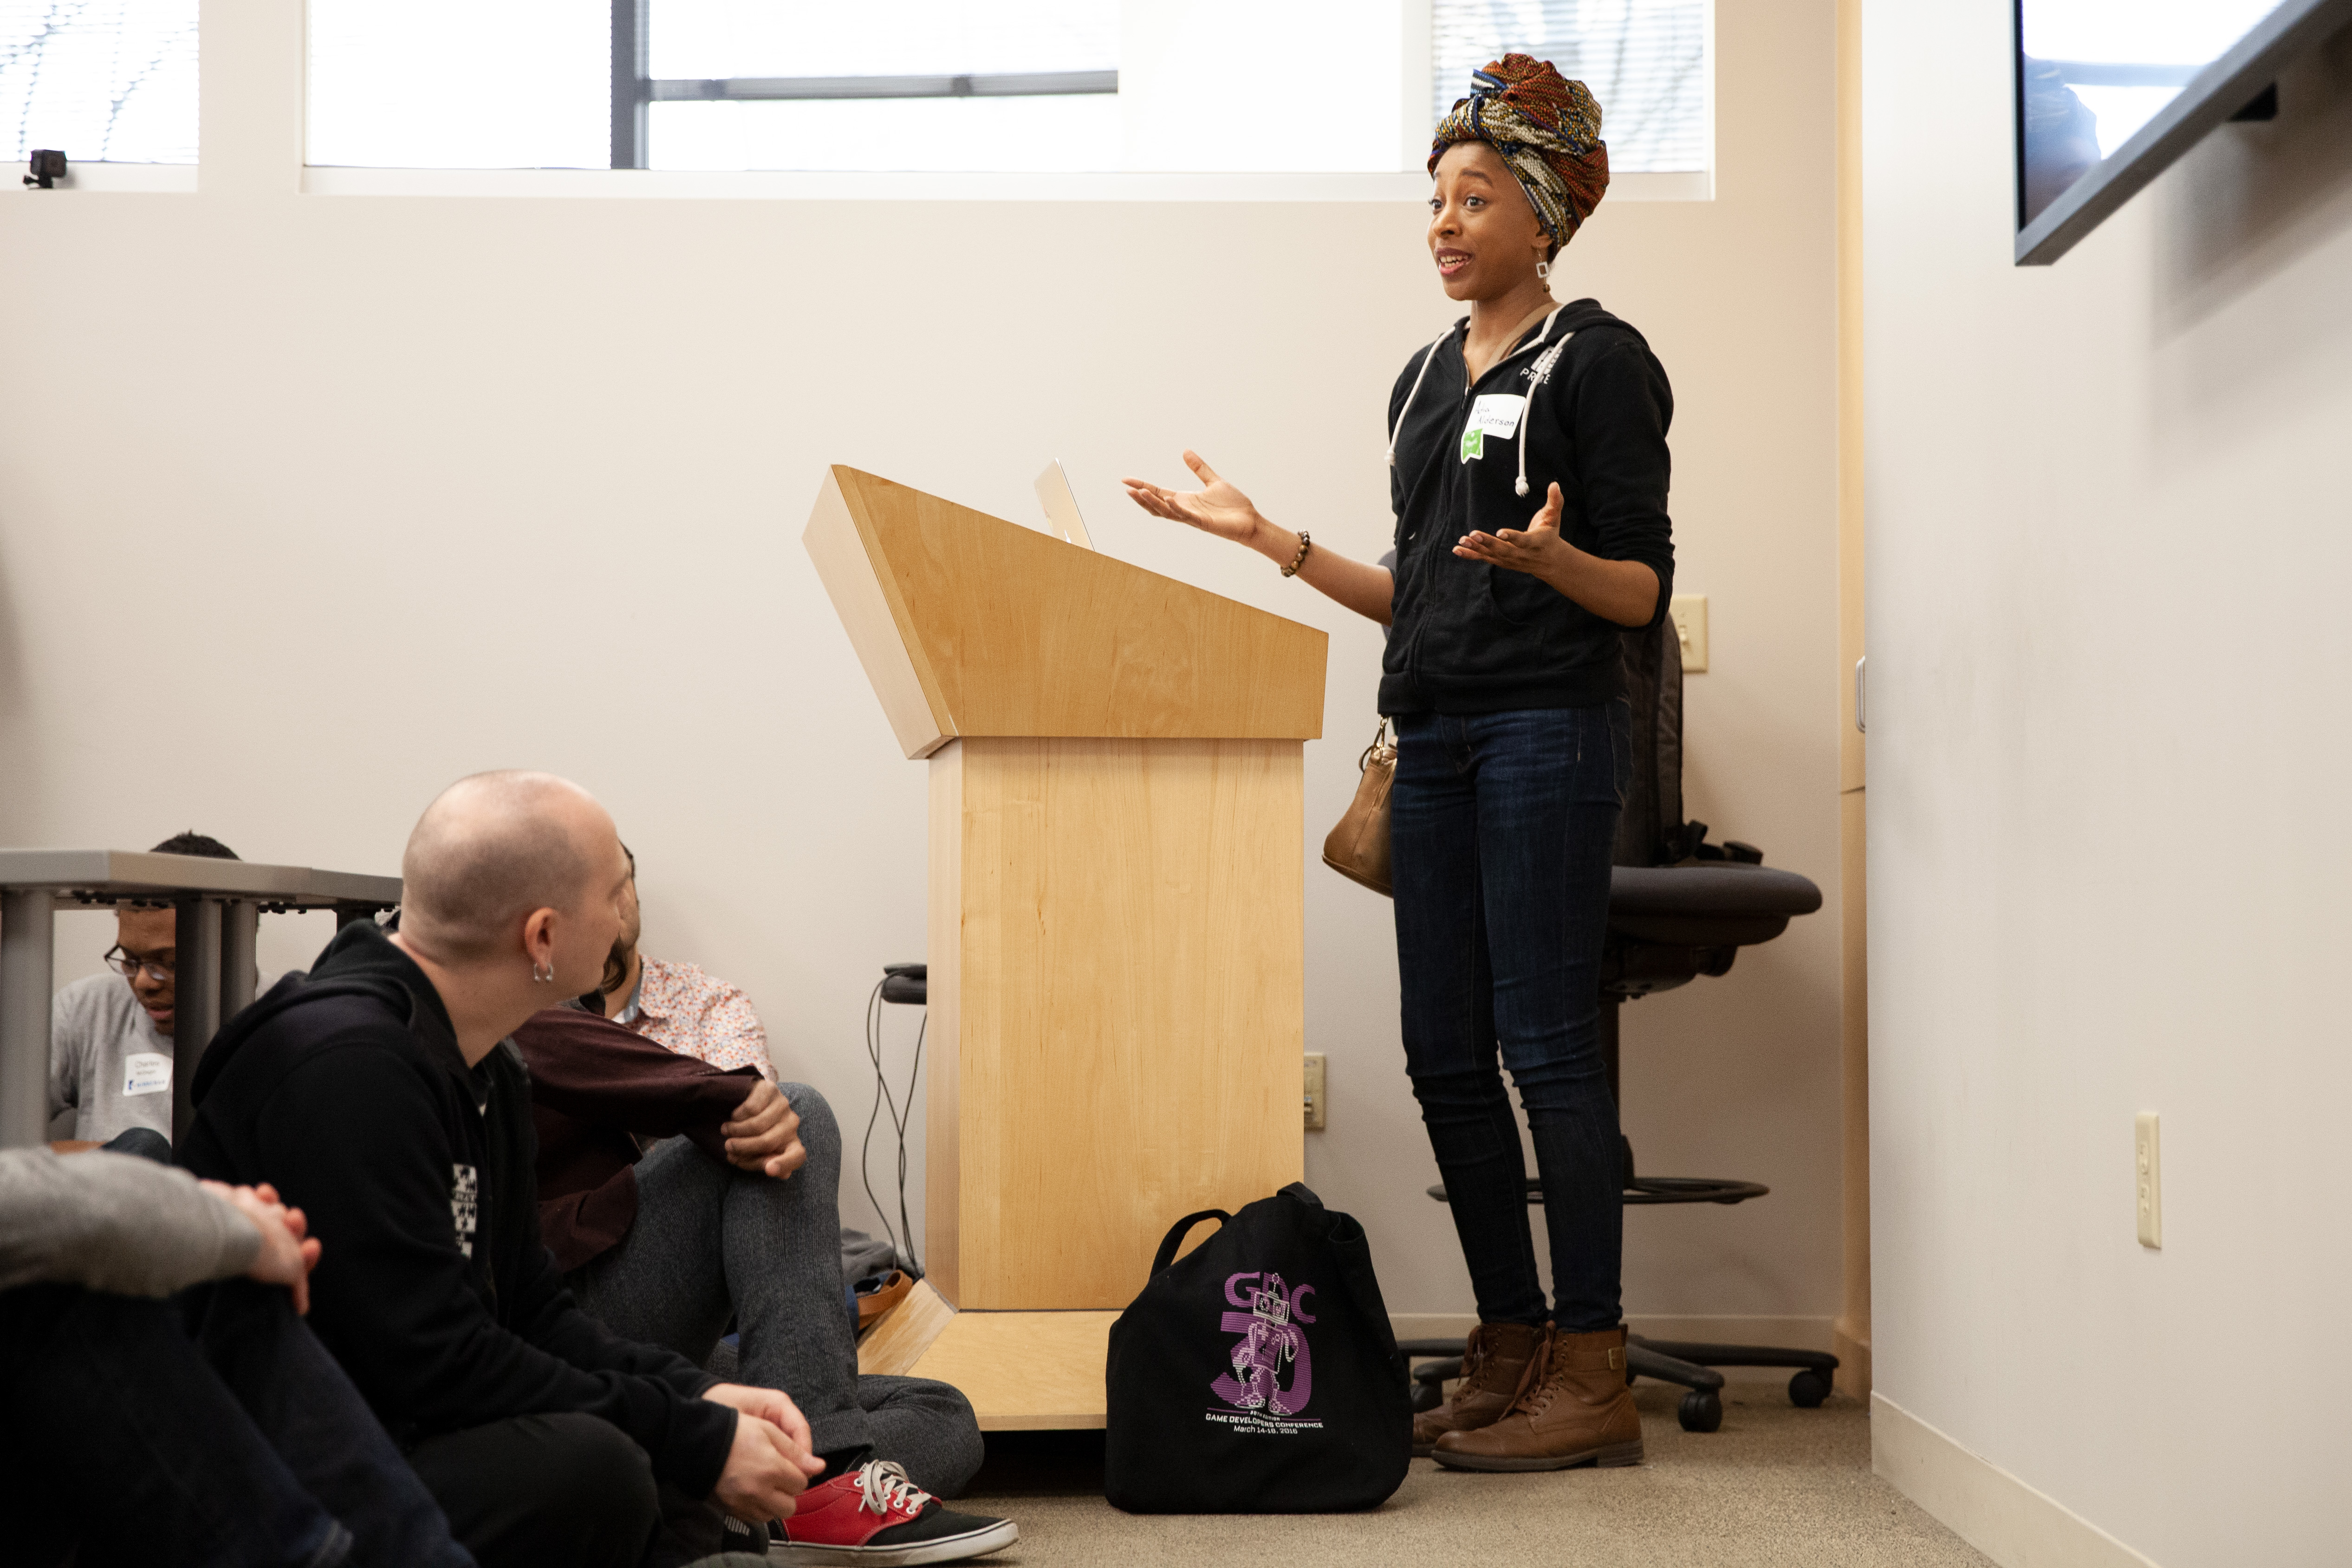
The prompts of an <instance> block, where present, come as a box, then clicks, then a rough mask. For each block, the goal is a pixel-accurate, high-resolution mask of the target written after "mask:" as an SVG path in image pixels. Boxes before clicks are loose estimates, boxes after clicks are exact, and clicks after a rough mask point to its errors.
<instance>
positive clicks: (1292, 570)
mask: <svg viewBox="0 0 2352 1568" xmlns="http://www.w3.org/2000/svg"><path fill="white" fill-rule="evenodd" d="M1314 548H1315V536H1314V535H1312V534H1310V533H1308V532H1307V530H1306V529H1305V528H1301V529H1299V530H1298V553H1297V555H1295V556H1292V557H1291V558H1290V564H1289V565H1288V566H1286V567H1284V568H1283V569H1282V575H1283V576H1285V577H1297V575H1298V569H1299V568H1300V567H1302V566H1305V565H1306V564H1307V551H1308V550H1311V549H1314Z"/></svg>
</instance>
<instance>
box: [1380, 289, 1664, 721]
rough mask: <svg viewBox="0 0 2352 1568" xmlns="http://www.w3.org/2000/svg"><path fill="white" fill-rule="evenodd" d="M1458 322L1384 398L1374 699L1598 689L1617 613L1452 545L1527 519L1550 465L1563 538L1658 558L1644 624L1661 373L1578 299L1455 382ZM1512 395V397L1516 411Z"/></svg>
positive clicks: (1657, 542)
mask: <svg viewBox="0 0 2352 1568" xmlns="http://www.w3.org/2000/svg"><path fill="white" fill-rule="evenodd" d="M1468 324H1469V318H1468V317H1466V316H1465V317H1464V318H1463V319H1461V320H1460V321H1457V322H1455V323H1454V327H1453V328H1452V329H1450V330H1449V331H1448V332H1447V333H1446V334H1445V336H1444V337H1443V338H1441V339H1439V340H1438V341H1437V342H1435V343H1434V344H1433V345H1431V347H1430V348H1429V349H1427V350H1424V351H1423V352H1422V353H1418V354H1415V355H1414V356H1413V357H1412V360H1411V361H1408V362H1407V363H1406V365H1405V368H1404V373H1403V374H1402V375H1400V376H1399V377H1398V378H1397V382H1396V389H1395V391H1394V392H1391V394H1390V397H1389V428H1390V430H1391V432H1392V433H1393V434H1394V437H1395V442H1394V449H1393V466H1392V468H1391V477H1390V481H1389V491H1390V496H1389V498H1390V504H1391V506H1393V507H1395V508H1396V517H1397V528H1396V552H1397V562H1396V593H1395V598H1394V599H1393V601H1391V619H1390V626H1389V642H1388V654H1387V658H1386V661H1385V662H1384V664H1383V665H1382V673H1381V712H1382V713H1385V714H1404V713H1431V712H1435V713H1445V714H1480V713H1501V712H1505V711H1507V710H1509V709H1514V708H1563V707H1589V706H1593V705H1595V704H1599V703H1604V702H1607V701H1608V700H1609V699H1610V698H1612V697H1613V696H1616V695H1619V694H1620V690H1621V687H1622V681H1623V676H1622V670H1621V665H1620V663H1619V651H1618V636H1619V633H1620V632H1622V631H1624V630H1625V628H1623V627H1621V626H1619V625H1617V624H1616V623H1615V622H1611V621H1607V620H1604V619H1603V618H1601V616H1598V615H1595V614H1593V613H1592V612H1591V611H1589V610H1586V609H1585V608H1584V607H1583V606H1581V605H1580V604H1577V603H1575V602H1574V601H1571V600H1570V599H1569V598H1568V597H1567V596H1566V595H1564V594H1562V593H1560V592H1559V591H1557V590H1556V589H1553V588H1552V587H1550V586H1549V585H1548V584H1546V583H1542V582H1539V581H1538V580H1536V579H1534V578H1532V577H1530V576H1528V574H1527V573H1525V572H1518V571H1509V570H1504V569H1502V568H1499V567H1491V566H1488V565H1486V563H1485V562H1484V561H1475V560H1465V559H1462V558H1460V557H1458V556H1456V555H1455V554H1454V543H1455V541H1457V540H1458V539H1460V538H1461V537H1462V536H1463V535H1464V534H1466V533H1470V532H1472V531H1473V530H1484V531H1485V532H1486V533H1490V534H1491V533H1498V532H1500V531H1501V530H1502V529H1505V528H1526V527H1527V526H1528V523H1529V522H1530V521H1531V520H1532V519H1533V518H1534V517H1535V515H1536V514H1537V513H1538V512H1539V511H1541V510H1542V509H1543V505H1544V497H1545V494H1546V492H1547V490H1548V487H1549V486H1550V485H1551V484H1552V483H1553V482H1555V481H1557V482H1558V483H1559V489H1560V497H1561V501H1562V507H1561V511H1560V519H1559V531H1560V533H1561V535H1562V537H1564V538H1567V539H1568V541H1569V542H1570V543H1571V544H1573V545H1575V546H1576V547H1577V548H1578V549H1584V550H1588V551H1590V552H1591V553H1592V554H1594V555H1598V556H1602V557H1605V558H1607V559H1611V560H1638V561H1640V562H1642V563H1643V565H1645V566H1647V567H1649V568H1650V569H1651V570H1654V571H1655V572H1656V573H1657V574H1658V608H1657V612H1656V614H1655V615H1654V616H1652V618H1651V621H1650V624H1651V625H1653V626H1654V625H1656V624H1657V616H1659V615H1664V613H1665V612H1666V600H1667V597H1668V595H1670V594H1671V593H1672V592H1673V591H1674V580H1675V547H1674V538H1673V527H1672V524H1671V523H1670V522H1669V520H1668V518H1667V516H1666V490H1667V484H1668V479H1669V477H1670V470H1671V464H1670V459H1669V458H1668V455H1667V452H1666V426H1667V425H1668V424H1669V423H1671V422H1672V421H1673V419H1674V392H1673V390H1672V389H1671V388H1670V387H1668V386H1667V384H1666V372H1665V371H1664V368H1663V367H1661V366H1660V365H1659V363H1658V361H1657V359H1656V357H1655V356H1654V355H1653V354H1652V353H1651V352H1650V346H1649V344H1648V343H1647V342H1645V341H1643V338H1642V335H1641V334H1640V333H1639V332H1636V331H1635V330H1633V328H1631V327H1629V326H1627V325H1626V324H1625V323H1624V322H1622V321H1620V320H1619V319H1617V318H1616V317H1614V316H1612V315H1611V314H1609V312H1608V311H1606V310H1603V309H1602V308H1601V306H1600V304H1599V303H1598V302H1597V301H1594V300H1591V299H1579V300H1575V301H1573V302H1572V303H1570V304H1567V305H1563V306H1562V307H1560V308H1559V310H1558V311H1556V312H1555V313H1554V314H1553V315H1552V316H1551V317H1550V318H1549V319H1548V320H1546V321H1545V322H1543V323H1542V324H1540V325H1538V326H1537V327H1535V328H1532V329H1529V330H1528V334H1527V335H1526V336H1525V337H1524V338H1522V339H1520V340H1519V341H1518V343H1517V345H1515V346H1514V347H1513V348H1512V350H1511V351H1510V352H1509V353H1507V354H1505V355H1504V356H1503V357H1502V358H1501V359H1500V360H1497V361H1496V362H1495V364H1494V365H1493V366H1492V367H1491V368H1489V369H1488V370H1487V371H1486V374H1485V375H1483V376H1481V377H1480V378H1479V379H1478V383H1477V384H1476V385H1475V386H1473V387H1468V388H1466V389H1465V384H1464V383H1465V377H1466V375H1467V367H1466V366H1465V363H1464V361H1463V358H1462V344H1463V339H1464V336H1465V331H1466V329H1467V327H1468ZM1424 372H1425V373H1424ZM1416 382H1417V383H1418V390H1417V391H1416V390H1415V383H1416ZM1511 398H1523V399H1525V400H1526V401H1525V402H1524V403H1523V404H1521V405H1519V407H1518V408H1517V411H1516V415H1517V416H1516V419H1514V418H1513V417H1512V415H1513V412H1514V411H1513V409H1512V407H1511V404H1510V402H1509V401H1508V400H1509V399H1511ZM1496 400H1501V401H1496ZM1474 432H1475V435H1474V434H1473V433H1474ZM1523 448H1524V449H1523ZM1523 472H1524V474H1525V476H1526V478H1527V482H1528V489H1527V494H1526V495H1525V496H1521V495H1519V494H1517V481H1518V479H1519V476H1520V475H1521V474H1522V473H1523Z"/></svg>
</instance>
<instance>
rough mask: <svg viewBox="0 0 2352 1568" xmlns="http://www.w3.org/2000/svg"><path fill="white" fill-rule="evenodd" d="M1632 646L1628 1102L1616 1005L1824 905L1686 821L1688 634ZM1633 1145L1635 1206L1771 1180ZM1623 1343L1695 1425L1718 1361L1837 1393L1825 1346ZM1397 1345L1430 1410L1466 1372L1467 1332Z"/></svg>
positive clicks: (1533, 1181)
mask: <svg viewBox="0 0 2352 1568" xmlns="http://www.w3.org/2000/svg"><path fill="white" fill-rule="evenodd" d="M1624 652H1625V675H1626V682H1625V684H1626V691H1627V695H1628V696H1629V698H1630V700H1631V702H1632V704H1633V745H1634V769H1633V794H1632V796H1631V798H1630V799H1629V800H1627V801H1626V804H1625V812H1624V816H1623V818H1622V820H1621V821H1620V822H1619V825H1618V832H1617V854H1616V860H1617V866H1616V872H1615V873H1614V875H1613V876H1612V878H1611V880H1610V887H1609V935H1608V939H1607V945H1606V946H1605V947H1604V948H1603V950H1602V956H1601V1050H1602V1052H1603V1053H1604V1055H1605V1056H1606V1059H1607V1061H1608V1065H1609V1092H1610V1093H1611V1095H1612V1096H1617V1097H1618V1103H1619V1104H1620V1105H1621V1106H1622V1104H1623V1103H1624V1102H1623V1099H1622V1096H1619V1095H1618V1080H1617V1046H1618V1039H1619V1036H1618V1015H1619V1013H1620V1012H1621V1011H1622V1009H1623V1007H1624V1005H1625V1003H1627V1002H1629V1001H1633V1000H1637V999H1639V998H1643V997H1646V996H1649V995H1651V994H1653V993H1654V992H1657V991H1667V990H1672V989H1674V988H1675V987H1676V986H1684V985H1688V984H1689V983H1690V982H1691V981H1692V980H1695V979H1696V978H1697V977H1700V976H1701V975H1724V974H1728V973H1729V972H1730V970H1731V961H1732V959H1733V958H1735V957H1737V956H1738V952H1739V949H1740V948H1742V947H1747V946H1754V945H1755V944H1757V943H1759V942H1769V941H1770V940H1772V938H1774V937H1775V936H1779V935H1780V933H1781V932H1782V931H1784V930H1786V929H1787V928H1788V925H1789V922H1790V919H1792V918H1794V917H1795V916H1797V915H1811V913H1812V912H1813V911H1815V910H1817V909H1819V908H1820V907H1821V906H1822V892H1821V889H1820V888H1818V887H1815V886H1814V885H1813V884H1812V883H1811V881H1809V880H1807V879H1806V878H1804V877H1801V876H1799V875H1798V874H1797V873H1794V872H1786V871H1778V870H1768V869H1767V868H1766V867H1765V865H1764V863H1763V861H1764V852H1762V851H1761V850H1759V849H1757V848H1756V847H1755V846H1753V845H1751V844H1745V843H1741V842H1740V841H1738V840H1736V839H1734V840H1729V841H1726V842H1724V843H1723V844H1721V845H1716V844H1710V843H1708V842H1707V841H1706V823H1704V822H1685V821H1683V811H1682V807H1683V799H1682V797H1683V771H1682V710H1683V690H1682V685H1683V664H1682V642H1681V639H1680V637H1679V636H1678V635H1677V634H1676V632H1675V626H1674V622H1672V621H1661V622H1659V624H1658V626H1657V628H1656V629H1655V630H1654V631H1646V632H1627V633H1626V634H1625V639H1624ZM1624 1149H1625V1201H1626V1202H1627V1203H1628V1204H1662V1203H1724V1204H1730V1203H1745V1202H1747V1201H1748V1199H1750V1198H1757V1197H1764V1196H1765V1194H1766V1193H1768V1192H1769V1191H1770V1189H1769V1187H1766V1186H1763V1185H1762V1184H1761V1183H1759V1182H1751V1181H1732V1180H1727V1179H1719V1178H1716V1177H1711V1176H1642V1175H1638V1174H1637V1173H1636V1170H1635V1166H1634V1164H1633V1142H1632V1140H1630V1139H1628V1140H1626V1141H1625V1145H1624ZM1429 1196H1430V1197H1433V1198H1436V1199H1437V1200H1439V1201H1440V1202H1444V1199H1445V1188H1444V1186H1433V1187H1431V1188H1430V1189H1429ZM1528 1202H1529V1203H1530V1204H1540V1203H1542V1202H1543V1186H1542V1183H1541V1181H1540V1180H1539V1179H1538V1178H1535V1177H1530V1178H1528ZM1626 1347H1627V1348H1626V1354H1625V1381H1626V1382H1628V1383H1632V1382H1633V1381H1634V1379H1636V1378H1637V1377H1654V1378H1656V1379H1657V1380H1658V1381H1659V1382H1661V1383H1672V1384H1676V1385H1680V1386H1682V1387H1684V1388H1685V1389H1688V1390H1689V1392H1688V1393H1687V1394H1685V1395H1684V1396H1683V1401H1682V1408H1681V1410H1680V1411H1679V1413H1678V1414H1679V1416H1680V1418H1681V1421H1682V1425H1683V1429H1684V1430H1685V1431H1689V1432H1712V1431H1714V1430H1715V1429H1716V1428H1717V1427H1720V1426H1722V1425H1723V1399H1722V1392H1721V1391H1722V1388H1723V1375H1722V1374H1721V1373H1718V1372H1716V1371H1714V1370H1713V1369H1714V1368H1716V1367H1718V1366H1789V1367H1795V1368H1796V1369H1797V1372H1796V1375H1794V1376H1792V1377H1790V1379H1789V1398H1790V1401H1791V1402H1792V1403H1794V1404H1797V1405H1799V1406H1806V1407H1811V1406H1818V1405H1819V1404H1821V1402H1822V1400H1824V1399H1826V1398H1827V1397H1829V1393H1830V1375H1831V1374H1832V1373H1833V1372H1834V1371H1836V1369H1837V1364H1838V1361H1837V1357H1836V1356H1834V1355H1831V1354H1827V1353H1825V1352H1822V1351H1811V1350H1789V1349H1782V1348H1780V1347H1778V1346H1773V1345H1753V1344H1707V1343H1698V1342H1694V1341H1684V1340H1654V1339H1648V1338H1644V1337H1643V1336H1641V1335H1639V1334H1634V1335H1629V1336H1628V1337H1627V1340H1626ZM1397 1349H1398V1352H1399V1354H1400V1355H1401V1356H1402V1357H1403V1358H1404V1360H1405V1362H1406V1364H1407V1365H1408V1366H1409V1367H1411V1368H1412V1371H1411V1375H1412V1382H1413V1385H1414V1388H1413V1407H1414V1408H1415V1409H1417V1410H1428V1409H1433V1408H1434V1407H1435V1406H1437V1404H1438V1403H1439V1401H1440V1400H1441V1399H1442V1398H1443V1396H1444V1383H1445V1381H1446V1379H1448V1378H1452V1377H1458V1376H1460V1375H1461V1368H1462V1362H1461V1356H1462V1352H1463V1346H1462V1344H1461V1343H1459V1342H1456V1341H1454V1340H1437V1339H1427V1340H1408V1341H1405V1342H1404V1343H1402V1344H1400V1345H1399V1346H1398V1347H1397ZM1423 1357H1436V1358H1439V1359H1436V1360H1433V1361H1426V1362H1424V1361H1423V1360H1422V1358H1423ZM1416 1363H1418V1364H1416Z"/></svg>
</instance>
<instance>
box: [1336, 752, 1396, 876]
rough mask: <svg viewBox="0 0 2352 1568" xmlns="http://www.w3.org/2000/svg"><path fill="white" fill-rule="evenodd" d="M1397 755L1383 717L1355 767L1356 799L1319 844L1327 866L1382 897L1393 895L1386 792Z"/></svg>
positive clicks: (1393, 777)
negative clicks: (1390, 874) (1356, 769)
mask: <svg viewBox="0 0 2352 1568" xmlns="http://www.w3.org/2000/svg"><path fill="white" fill-rule="evenodd" d="M1396 757H1397V748H1396V742H1395V741H1393V740H1391V739H1390V738H1389V721H1388V720H1387V719H1386V718H1385V717H1383V718H1382V719H1381V727H1380V728H1379V729H1377V730H1375V731H1374V732H1373V734H1372V743H1371V744H1370V746H1368V747H1364V755H1363V757H1362V758H1360V759H1359V760H1358V762H1357V764H1356V766H1357V768H1359V769H1360V771H1361V772H1362V774H1363V777H1362V778H1360V779H1358V780H1357V781H1356V798H1355V799H1354V800H1351V801H1349V803H1348V811H1347V815H1345V816H1343V817H1341V818H1340V819H1339V826H1338V827H1335V828H1333V829H1332V830H1331V831H1330V832H1329V834H1328V835H1327V836H1326V837H1325V838H1324V840H1323V863H1324V864H1325V865H1328V866H1329V867H1330V868H1331V869H1332V870H1333V871H1336V872H1338V873H1339V874H1340V875H1341V876H1344V877H1346V878H1347V879H1348V880H1349V882H1359V883H1363V884H1364V885H1365V886H1366V887H1369V888H1370V889H1371V890H1372V891H1373V892H1374V893H1377V894H1381V896H1382V897H1386V898H1393V897H1395V896H1396V894H1395V893H1394V892H1393V890H1392V889H1391V886H1390V879H1389V789H1390V787H1391V786H1392V785H1393V784H1394V783H1395V782H1396Z"/></svg>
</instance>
